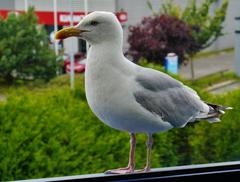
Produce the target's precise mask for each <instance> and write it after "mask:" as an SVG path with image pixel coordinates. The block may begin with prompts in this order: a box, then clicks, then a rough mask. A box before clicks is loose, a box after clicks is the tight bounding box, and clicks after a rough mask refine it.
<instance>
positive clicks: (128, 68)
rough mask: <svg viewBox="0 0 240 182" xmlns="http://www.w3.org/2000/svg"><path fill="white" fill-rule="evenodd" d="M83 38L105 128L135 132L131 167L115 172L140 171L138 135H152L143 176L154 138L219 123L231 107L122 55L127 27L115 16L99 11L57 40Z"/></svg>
mask: <svg viewBox="0 0 240 182" xmlns="http://www.w3.org/2000/svg"><path fill="white" fill-rule="evenodd" d="M72 36H75V37H78V38H81V39H84V40H86V41H87V42H88V43H89V44H90V49H89V52H88V55H87V61H86V72H85V90H86V98H87V102H88V104H89V106H90V108H91V110H92V111H93V113H94V114H95V115H96V116H97V117H98V118H99V119H100V120H101V121H102V122H103V123H105V124H106V125H108V126H110V127H112V128H115V129H117V130H120V131H126V132H128V133H129V134H130V152H129V163H128V165H127V167H124V168H118V169H111V170H108V171H106V173H108V174H109V173H110V174H126V173H133V172H135V160H134V156H135V147H136V136H135V135H136V134H137V133H145V134H146V135H147V136H148V139H147V142H146V146H147V160H146V165H145V167H144V168H143V169H141V170H138V171H140V172H141V171H142V172H149V171H150V170H151V150H152V146H153V134H154V133H156V132H163V131H167V130H169V129H172V128H181V127H184V126H185V125H186V124H187V123H190V122H194V121H196V120H200V119H205V120H208V121H209V122H219V121H220V119H219V117H220V116H221V115H223V114H224V113H225V112H224V110H226V109H231V108H230V107H226V106H221V105H215V104H209V103H207V102H204V101H202V100H201V98H200V97H199V96H198V94H197V92H195V91H194V90H193V89H191V88H190V87H188V86H186V85H184V84H183V83H182V82H180V81H178V80H176V79H174V78H172V77H171V76H169V75H167V74H165V73H162V72H159V71H157V70H154V69H150V68H145V67H141V66H139V65H137V64H135V63H133V62H131V61H129V60H128V59H127V58H126V57H125V56H124V54H123V51H122V45H123V29H122V27H121V24H120V23H119V21H118V19H117V18H116V16H115V15H114V14H113V13H111V12H105V11H95V12H92V13H90V14H88V15H87V16H85V17H84V18H83V19H82V20H81V21H80V22H79V24H78V25H76V26H72V27H68V28H63V29H62V30H60V31H58V32H57V33H56V34H55V38H56V39H65V38H68V37H72Z"/></svg>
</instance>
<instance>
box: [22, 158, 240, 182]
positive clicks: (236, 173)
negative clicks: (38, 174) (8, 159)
mask: <svg viewBox="0 0 240 182" xmlns="http://www.w3.org/2000/svg"><path fill="white" fill-rule="evenodd" d="M239 178H240V161H236V162H221V163H210V164H199V165H188V166H176V167H164V168H157V169H152V171H151V172H148V173H134V174H126V175H109V174H108V175H107V174H103V173H99V174H86V175H77V176H64V177H55V178H42V179H31V180H22V181H21V182H42V181H44V182H45V181H46V182H53V181H61V182H63V181H64V182H67V181H69V182H76V181H121V182H123V181H124V182H127V181H161V182H165V181H174V182H180V181H181V182H185V181H196V180H197V181H199V180H209V179H213V181H222V180H223V179H225V180H228V179H230V180H228V181H231V179H232V180H233V179H239Z"/></svg>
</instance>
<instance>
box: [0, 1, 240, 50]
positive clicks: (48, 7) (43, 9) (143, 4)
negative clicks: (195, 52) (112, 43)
mask: <svg viewBox="0 0 240 182" xmlns="http://www.w3.org/2000/svg"><path fill="white" fill-rule="evenodd" d="M220 1H221V0H220ZM26 2H27V5H28V6H34V7H35V10H36V12H37V15H38V16H40V18H39V19H40V22H39V23H41V24H45V27H46V29H47V31H48V32H49V34H50V35H51V34H52V32H53V30H54V17H53V9H54V5H53V0H41V1H40V0H7V1H6V0H0V15H1V14H4V11H5V14H6V11H7V12H8V11H12V10H13V11H16V10H17V11H24V10H25V8H26ZM84 2H85V1H84V0H72V3H71V1H70V0H57V11H58V25H59V26H58V28H59V29H60V28H62V27H63V26H69V21H70V20H71V16H70V13H69V12H70V11H71V10H72V11H73V12H74V15H73V19H74V22H75V23H77V22H78V21H79V20H81V18H82V17H83V16H84V15H85V6H84ZM87 2H88V4H87V9H88V11H89V12H92V11H97V10H98V11H111V12H114V13H116V14H117V15H118V18H119V19H120V22H121V23H122V26H123V29H124V47H123V49H124V51H126V50H127V48H128V44H127V37H128V27H129V26H130V25H135V24H137V23H139V22H140V21H141V20H142V18H143V17H145V16H150V15H152V12H151V11H150V9H149V8H148V6H147V0H88V1H87ZM151 2H152V4H153V7H154V8H155V9H156V10H158V9H159V8H160V6H161V3H163V2H164V1H162V0H151ZM187 2H188V0H175V3H178V4H180V5H181V6H183V7H184V6H185V5H186V3H187ZM200 2H201V0H198V3H200ZM217 5H218V4H216V6H217ZM239 7H240V1H239V0H229V7H228V11H227V16H226V21H225V22H224V25H223V26H224V33H225V35H224V36H222V37H220V38H219V39H218V40H217V41H216V42H215V43H214V44H213V45H212V46H211V47H210V48H208V49H207V50H221V49H224V48H229V47H234V36H235V35H234V31H235V22H234V21H235V20H234V17H236V16H240V12H239ZM119 13H120V14H119ZM121 18H122V20H121ZM71 40H72V41H73V43H72V41H71ZM63 46H64V50H65V52H66V53H69V52H71V51H73V52H74V53H77V52H84V51H85V50H86V47H85V43H84V41H81V40H79V39H77V38H71V39H66V40H64V42H63Z"/></svg>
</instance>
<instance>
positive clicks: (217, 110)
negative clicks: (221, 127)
mask: <svg viewBox="0 0 240 182" xmlns="http://www.w3.org/2000/svg"><path fill="white" fill-rule="evenodd" d="M206 104H207V105H208V107H209V112H208V113H207V115H205V116H201V117H198V119H204V120H207V121H209V122H210V123H214V122H220V121H221V119H220V117H221V116H222V115H223V114H225V110H230V109H233V108H232V107H229V106H221V105H216V104H210V103H206Z"/></svg>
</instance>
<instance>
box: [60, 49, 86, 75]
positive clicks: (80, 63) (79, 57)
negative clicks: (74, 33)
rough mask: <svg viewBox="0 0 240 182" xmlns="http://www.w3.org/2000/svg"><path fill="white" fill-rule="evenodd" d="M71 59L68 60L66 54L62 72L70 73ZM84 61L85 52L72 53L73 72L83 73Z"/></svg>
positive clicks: (68, 57)
mask: <svg viewBox="0 0 240 182" xmlns="http://www.w3.org/2000/svg"><path fill="white" fill-rule="evenodd" d="M70 63H71V61H70V56H67V57H66V59H65V60H64V68H63V69H64V72H65V73H70V71H71V64H70ZM85 63H86V58H85V54H83V53H77V54H75V55H74V72H75V73H83V72H85Z"/></svg>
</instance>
